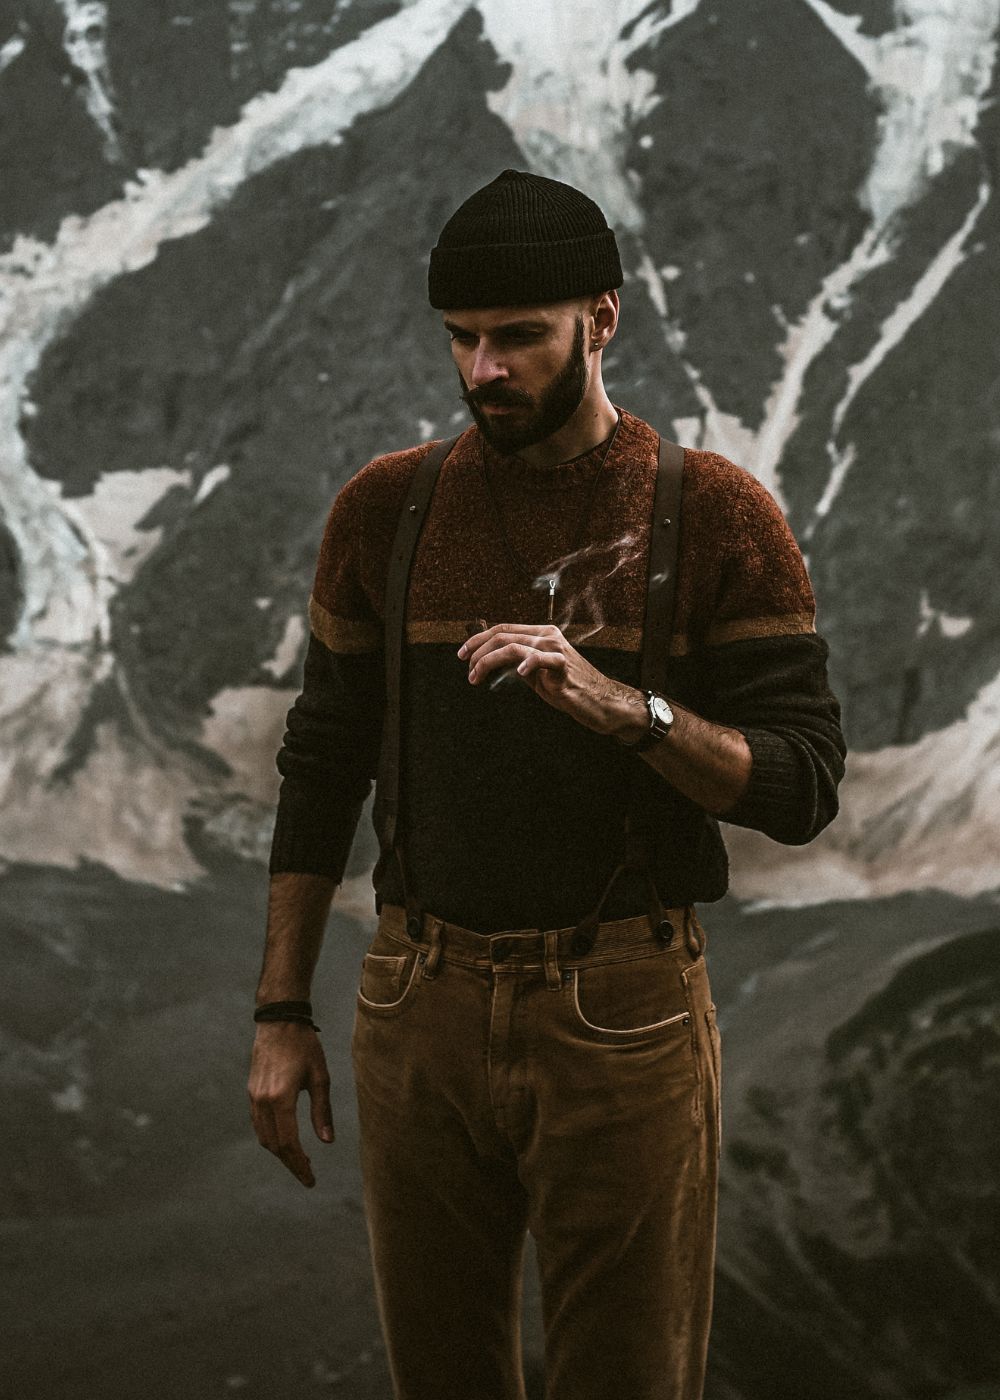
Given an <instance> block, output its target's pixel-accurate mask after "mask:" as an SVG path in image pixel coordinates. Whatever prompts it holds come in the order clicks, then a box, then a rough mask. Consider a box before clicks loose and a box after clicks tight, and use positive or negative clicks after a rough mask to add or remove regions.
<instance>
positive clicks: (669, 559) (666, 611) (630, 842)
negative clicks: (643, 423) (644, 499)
mask: <svg viewBox="0 0 1000 1400" xmlns="http://www.w3.org/2000/svg"><path fill="white" fill-rule="evenodd" d="M683 475H684V449H683V447H681V446H679V445H678V444H677V443H676V442H668V441H667V439H666V438H664V437H661V438H660V446H659V453H658V467H657V472H656V486H655V488H654V491H653V517H652V522H651V524H650V534H649V566H648V569H647V574H646V612H645V616H644V620H643V627H642V657H641V660H640V672H639V673H640V676H641V684H642V687H643V689H644V690H655V691H657V692H663V691H664V690H665V689H666V680H667V669H668V665H669V657H670V643H671V640H672V638H673V630H674V603H675V599H676V595H677V569H678V557H679V544H680V532H681V530H680V527H681V485H682V481H683ZM637 776H638V775H637V774H636V775H633V777H632V779H631V781H630V783H629V799H628V809H627V812H626V816H625V859H624V860H623V861H622V863H621V864H620V865H619V866H618V867H617V868H616V869H615V871H614V872H613V873H612V875H611V878H610V879H609V880H608V883H607V884H606V885H605V887H604V890H603V891H602V893H601V897H600V899H599V900H598V902H597V905H596V906H595V908H593V909H592V910H591V911H590V913H589V914H587V915H585V917H584V918H583V919H582V920H581V921H580V923H579V924H578V925H577V927H576V930H575V932H574V934H573V940H572V949H573V954H574V956H576V957H581V956H583V955H584V954H586V953H588V952H589V951H590V949H591V948H592V947H593V946H594V941H595V939H596V938H597V926H598V924H599V923H600V919H601V913H602V911H603V909H604V905H605V902H606V900H607V897H608V895H609V894H610V893H611V890H612V889H613V888H614V886H615V885H616V884H617V882H618V879H619V877H620V876H621V875H623V874H624V873H625V871H626V870H631V871H637V872H639V873H641V874H642V876H643V878H644V880H645V883H646V890H647V894H648V898H649V921H650V926H651V928H652V929H653V930H654V932H656V933H657V935H658V936H659V937H661V938H662V939H664V940H667V941H668V940H669V938H670V937H671V936H672V934H673V929H672V928H671V926H670V924H669V923H668V922H667V921H666V914H665V912H664V909H663V903H662V901H661V899H660V896H659V894H658V892H657V889H656V882H655V881H654V879H653V872H652V852H651V849H650V839H649V830H648V827H644V826H643V825H642V823H641V820H640V811H639V793H638V783H637V782H636V777H637Z"/></svg>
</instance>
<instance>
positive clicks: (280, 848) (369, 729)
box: [268, 633, 384, 883]
mask: <svg viewBox="0 0 1000 1400" xmlns="http://www.w3.org/2000/svg"><path fill="white" fill-rule="evenodd" d="M383 704H384V676H383V674H382V668H381V665H380V664H379V658H376V657H375V656H373V655H372V654H370V653H362V654H360V655H341V654H338V653H336V652H333V651H331V650H330V649H329V648H328V647H327V646H325V645H324V643H323V642H321V641H320V639H319V638H318V637H317V636H316V635H315V634H314V633H313V634H311V635H310V638H309V649H308V651H307V653H306V662H305V674H304V676H303V682H302V691H301V694H300V695H299V696H298V697H297V699H296V701H295V703H294V704H293V706H292V708H291V709H290V710H289V711H288V716H287V720H286V724H287V729H286V731H285V735H284V739H283V742H282V745H281V748H280V749H279V751H278V756H277V759H276V760H275V761H276V763H277V766H278V771H279V772H280V773H281V775H282V781H281V787H280V789H279V793H278V810H277V814H276V817H275V824H274V836H273V838H272V842H271V858H270V862H269V867H268V868H269V870H270V872H271V874H272V875H273V874H276V873H277V872H279V871H299V872H307V873H309V874H313V875H327V876H329V878H330V879H332V880H335V881H337V882H338V883H339V882H340V881H341V880H342V879H343V875H344V868H345V866H346V865H347V858H348V856H349V855H350V850H351V843H352V842H353V840H354V834H355V832H356V831H357V826H358V819H359V818H360V816H361V809H362V807H363V805H364V801H365V798H366V797H367V796H368V794H369V793H370V792H371V788H372V780H373V778H374V776H375V770H376V767H377V764H378V749H379V739H380V733H381V721H382V708H383Z"/></svg>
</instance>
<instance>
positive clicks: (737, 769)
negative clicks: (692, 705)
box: [608, 682, 753, 817]
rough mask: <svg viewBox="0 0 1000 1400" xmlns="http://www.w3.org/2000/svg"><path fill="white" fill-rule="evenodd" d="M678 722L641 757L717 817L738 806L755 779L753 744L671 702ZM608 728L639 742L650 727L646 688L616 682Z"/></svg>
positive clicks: (628, 742)
mask: <svg viewBox="0 0 1000 1400" xmlns="http://www.w3.org/2000/svg"><path fill="white" fill-rule="evenodd" d="M670 708H671V709H672V710H673V712H674V723H673V725H672V726H671V729H670V733H669V734H668V735H667V736H666V738H665V739H662V740H661V741H660V742H659V743H658V744H654V745H653V746H652V747H651V748H649V749H646V750H645V751H644V752H643V753H642V754H641V755H640V756H641V757H642V758H643V759H645V761H646V762H647V763H648V764H649V766H650V767H651V768H653V769H655V771H656V772H657V773H659V774H660V775H661V776H662V777H664V778H666V780H667V782H669V783H670V784H671V785H672V786H673V787H675V788H676V789H677V791H678V792H682V793H683V794H684V796H685V797H689V798H690V799H691V801H692V802H697V804H698V805H699V807H704V808H705V810H706V811H707V812H711V813H712V814H713V816H717V817H718V816H722V815H723V814H724V813H725V812H728V811H729V809H730V808H731V807H734V806H735V805H736V803H737V802H738V801H739V799H740V797H741V796H742V795H743V793H744V791H745V790H746V786H747V783H748V782H749V781H750V770H751V768H752V766H753V759H752V757H751V754H750V746H749V745H748V743H747V741H746V739H745V738H744V737H743V735H742V734H741V733H740V732H739V730H738V729H728V728H726V726H725V725H721V724H713V723H712V722H711V720H707V719H702V718H701V716H700V715H696V714H695V713H694V711H693V710H687V709H685V708H684V707H683V706H682V705H676V704H674V702H673V701H671V702H670ZM608 713H609V732H610V733H613V734H614V735H615V736H616V737H617V738H620V739H621V740H622V742H623V743H626V744H633V743H638V742H639V740H640V739H641V738H642V736H643V734H645V733H646V732H647V731H648V728H649V713H648V711H647V709H646V702H645V700H644V699H643V696H642V692H641V691H638V690H634V689H633V688H632V687H631V686H628V685H622V684H619V683H617V682H616V683H615V685H614V689H613V693H612V695H611V696H610V697H609V712H608Z"/></svg>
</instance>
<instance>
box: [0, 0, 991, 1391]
mask: <svg viewBox="0 0 1000 1400" xmlns="http://www.w3.org/2000/svg"><path fill="white" fill-rule="evenodd" d="M998 40H1000V0H837V3H832V0H672V3H671V0H652V3H646V2H645V0H578V2H576V0H574V2H571V0H533V3H531V4H528V3H525V0H474V2H473V3H470V2H469V0H228V3H227V0H155V3H154V0H106V3H102V2H101V0H0V325H2V335H0V792H2V801H0V827H2V832H0V856H2V861H0V938H2V943H0V966H2V973H0V1094H2V1102H3V1106H4V1114H5V1121H6V1124H7V1126H6V1129H5V1131H4V1132H3V1134H2V1135H0V1259H2V1261H3V1262H2V1265H0V1280H2V1281H0V1301H2V1309H3V1316H4V1323H5V1326H4V1331H5V1334H6V1340H5V1345H4V1352H5V1357H4V1363H3V1370H4V1371H5V1372H6V1376H5V1377H4V1379H3V1380H2V1381H0V1392H2V1393H3V1394H4V1395H7V1394H9V1395H10V1396H12V1397H15V1396H16V1397H17V1400H55V1398H56V1397H58V1400H104V1397H106V1396H111V1395H115V1396H121V1397H124V1400H133V1398H134V1400H138V1397H140V1396H141V1397H143V1400H208V1398H209V1397H216V1396H227V1395H240V1396H242V1397H247V1400H251V1398H252V1397H271V1396H273V1395H276V1394H282V1395H288V1396H292V1397H307V1396H313V1395H326V1394H329V1395H342V1396H345V1397H350V1400H382V1398H383V1397H387V1396H388V1394H389V1385H388V1379H387V1372H386V1367H385V1360H384V1353H383V1350H382V1344H381V1340H380V1336H379V1329H378V1323H377V1317H376V1313H375V1302H374V1294H373V1287H372V1283H371V1274H370V1267H369V1263H368V1254H367V1240H366V1236H365V1224H364V1217H363V1213H362V1209H361V1189H360V1181H359V1176H358V1164H357V1141H356V1130H355V1124H354V1119H353V1112H354V1109H353V1086H352V1080H351V1072H350V1063H349V1056H348V1041H349V1034H350V1025H351V1021H352V1018H353V1008H354V995H355V989H356V985H357V977H358V969H359V964H360V959H361V956H362V953H363V951H364V949H365V947H366V946H367V942H368V939H369V937H370V934H371V931H372V927H373V922H374V902H373V896H372V890H371V882H370V873H371V868H372V864H373V860H374V853H375V842H374V837H373V834H372V830H371V824H370V820H369V817H368V815H367V813H366V815H365V816H364V817H363V819H362V824H361V827H360V828H359V831H358V836H357V839H356V841H355V845H354V850H353V852H352V857H351V863H350V866H349V869H348V878H347V879H346V881H345V884H344V887H343V889H342V891H341V892H340V894H339V895H338V897H337V899H336V901H335V907H334V914H333V917H332V920H331V927H330V930H329V933H328V937H327V946H326V948H325V951H324V955H323V958H322V961H321V964H320V969H319V973H318V975H317V979H316V986H315V995H314V1005H315V1007H316V1016H317V1020H318V1021H319V1023H320V1024H321V1025H322V1027H323V1031H324V1044H325V1046H326V1049H327V1054H328V1057H329V1060H330V1065H331V1072H332V1075H333V1081H334V1083H333V1107H334V1121H335V1124H336V1127H337V1140H336V1143H335V1145H334V1146H332V1147H324V1146H322V1145H321V1144H319V1143H318V1142H317V1141H316V1140H315V1139H314V1138H312V1137H311V1132H310V1130H309V1127H308V1122H307V1121H305V1122H304V1123H303V1140H304V1142H305V1143H306V1148H307V1151H308V1152H309V1153H310V1155H311V1156H312V1158H313V1162H314V1165H315V1167H316V1170H317V1175H318V1178H319V1185H318V1187H317V1189H316V1190H315V1191H313V1192H304V1191H303V1190H302V1189H301V1188H300V1187H299V1186H298V1185H297V1183H296V1182H295V1181H294V1180H293V1179H292V1177H291V1176H290V1175H289V1174H288V1173H287V1172H285V1171H284V1169H283V1168H282V1167H281V1166H280V1164H279V1163H278V1162H277V1161H276V1160H275V1159H274V1158H272V1157H271V1156H270V1155H269V1154H266V1153H264V1152H262V1150H261V1149H260V1147H259V1146H258V1144H257V1142H256V1140H255V1138H254V1136H253V1133H252V1130H251V1126H250V1121H249V1110H248V1103H247V1099H246V1089H245V1085H246V1073H247V1068H248V1063H249V1052H250V1045H251V1041H252V1030H253V1027H252V1022H251V1019H250V1016H251V1007H252V1000H253V991H254V986H255V983H256V977H257V970H258V967H259V960H260V954H261V949H262V943H263V927H264V903H265V897H266V884H267V875H266V858H267V851H268V846H269V842H270V834H271V826H272V823H273V813H274V802H275V797H276V792H277V783H278V774H277V771H276V769H275V767H274V755H275V752H276V750H277V748H278V745H279V743H280V740H281V734H282V731H283V728H284V717H285V713H286V711H287V709H288V707H289V706H290V704H291V703H292V701H293V700H294V698H295V695H296V693H297V691H298V688H299V683H300V679H301V667H302V661H303V656H304V650H305V643H306V636H307V620H306V601H307V598H308V593H309V587H310V583H311V579H312V573H313V568H314V564H315V558H316V552H317V549H318V546H319V541H320V536H321V533H322V529H323V524H324V521H325V517H326V513H327V510H328V508H329V505H330V502H331V500H332V498H333V496H334V495H335V494H336V492H337V490H338V489H339V488H340V486H341V485H342V484H343V483H344V482H345V481H346V480H347V479H348V478H350V477H351V476H352V475H353V474H354V473H355V472H357V471H358V470H359V469H360V468H361V467H362V466H363V465H364V464H365V463H366V462H367V461H369V460H370V459H371V458H372V457H373V456H375V455H377V454H378V453H381V452H385V451H389V450H392V449H396V448H400V447H405V446H408V445H410V444H412V443H415V442H418V441H421V440H427V439H430V438H434V437H444V436H451V435H452V434H453V433H455V432H457V431H459V430H460V429H461V428H462V427H463V426H464V425H465V424H466V422H467V421H468V420H467V418H466V411H465V409H464V407H463V406H462V404H461V403H460V402H459V400H458V398H457V394H456V384H455V379H454V370H453V368H452V365H451V361H450V358H449V354H448V349H447V337H446V335H445V334H444V332H443V331H442V328H441V325H440V318H439V316H438V315H437V313H435V312H433V311H431V309H430V308H429V306H428V305H427V300H426V290H425V287H426V284H425V277H426V259H427V254H428V251H429V249H430V247H431V246H432V244H433V243H434V241H435V240H436V237H437V233H438V231H439V229H440V227H441V225H442V223H443V222H444V220H445V219H446V218H447V216H448V215H449V214H450V213H451V211H452V210H453V209H454V208H455V207H456V206H457V205H458V204H459V203H460V202H461V201H462V200H463V199H464V198H465V197H466V196H467V195H468V194H469V193H470V192H471V191H472V190H473V189H475V188H476V187H478V186H479V185H481V184H483V183H485V182H486V181H487V180H489V179H492V178H493V177H494V176H495V175H496V174H497V173H498V172H499V171H500V170H502V169H504V168H505V167H515V168H518V169H530V170H534V171H537V172H538V173H540V174H544V175H548V176H552V177H555V178H557V179H563V180H566V181H569V182H570V183H572V184H575V185H578V186H580V187H582V188H583V189H585V190H586V191H587V192H589V193H590V194H591V195H593V197H594V198H596V199H597V200H598V202H599V203H600V204H601V206H602V208H603V209H604V211H605V213H606V215H607V217H608V219H609V222H610V223H611V224H612V225H613V226H614V227H615V228H616V230H617V232H618V236H619V242H620V246H621V250H622V255H623V262H624V265H625V270H626V282H625V285H624V287H623V289H622V321H621V327H620V331H619V334H618V336H617V338H616V339H615V341H614V342H613V344H612V346H611V347H610V350H609V352H608V353H607V354H606V355H605V377H606V381H607V383H608V387H609V391H610V393H611V395H612V397H613V398H614V400H615V401H616V402H617V403H620V404H622V405H624V406H625V407H627V408H629V409H630V410H632V411H633V412H636V413H638V414H640V415H642V416H643V417H645V418H647V419H648V420H649V421H650V422H652V423H653V424H654V425H655V426H656V427H658V428H659V429H661V430H662V431H663V432H664V433H665V434H666V435H667V436H671V437H673V438H675V439H676V440H678V441H680V442H682V443H684V444H686V445H688V446H692V447H704V448H709V449H712V450H714V451H718V452H721V453H723V454H725V455H726V456H728V457H730V458H731V459H732V460H733V461H735V462H737V463H739V464H740V465H741V466H744V467H746V468H747V469H748V470H749V471H751V472H753V473H754V474H755V475H756V476H758V477H759V478H760V480H761V481H763V482H764V483H765V484H766V486H767V487H768V489H769V490H770V491H771V492H772V493H773V494H774V495H775V497H776V498H777V499H778V501H779V502H780V504H781V506H782V508H783V509H784V511H785V512H786V514H787V516H788V519H789V521H790V523H791V525H792V528H793V530H794V531H795V534H796V536H797V538H798V540H799V543H800V545H801V547H802V550H803V552H804V554H805V556H806V558H807V561H808V564H809V568H810V571H811V574H812V578H813V582H814V585H815V589H816V593H817V597H818V600H819V614H818V625H819V629H820V631H821V632H822V633H823V634H824V635H825V636H826V637H827V638H828V640H829V642H830V646H831V674H832V678H833V682H834V686H835V689H836V690H837V693H838V695H839V696H840V697H841V700H842V702H843V709H844V723H845V730H846V733H847V737H848V741H849V745H850V756H849V760H848V772H847V777H846V779H845V782H844V784H843V787H842V808H841V814H840V816H839V817H838V819H837V821H836V822H835V823H834V824H833V826H832V827H830V828H829V829H828V830H827V831H826V832H825V833H824V834H823V835H822V836H821V837H820V838H819V839H818V840H817V841H816V842H815V843H814V844H812V845H811V846H808V847H804V848H795V849H792V848H786V847H780V846H777V845H774V844H773V843H771V842H769V841H768V840H767V839H765V838H764V837H760V836H755V835H753V834H751V833H746V832H743V831H735V830H730V832H729V844H730V850H731V856H732V864H733V888H732V892H731V894H730V896H728V897H727V899H726V900H725V901H723V902H722V903H721V904H719V905H717V906H709V907H706V908H703V909H702V910H701V911H700V912H701V914H702V918H703V920H704V922H705V924H706V926H707V928H708V931H709V940H710V947H709V961H710V968H711V973H712V979H713V988H714V991H715V999H716V1001H717V1002H718V1004H719V1007H720V1026H721V1030H722V1035H723V1039H724V1042H725V1059H724V1078H725V1101H724V1135H723V1136H724V1141H723V1155H724V1161H723V1168H724V1170H723V1183H722V1197H721V1219H720V1232H719V1256H718V1283H717V1302H716V1312H715V1321H714V1327H713V1338H712V1352H711V1373H710V1381H709V1387H708V1392H707V1400H998V1397H1000V1340H998V1339H1000V1252H998V1249H997V1240H998V1239H1000V1211H998V1187H997V1183H998V1180H1000V1030H998V1012H997V1003H998V990H1000V959H998V956H997V953H998V932H997V931H998V926H1000V910H998V906H997V891H998V887H1000V610H998V607H997V587H996V573H997V561H998V559H1000V472H998V469H997V468H998V458H1000V334H998V310H1000V296H998V290H997V289H998V287H1000V239H998V224H1000V202H998V201H1000V192H998V177H1000V145H998V135H1000V110H998V103H997V97H998V63H997V47H998ZM300 1117H301V1118H303V1119H305V1113H304V1111H303V1112H302V1113H301V1114H300ZM530 1264H531V1261H530V1257H529V1268H528V1269H527V1271H526V1282H525V1290H526V1316H525V1347H526V1366H527V1368H528V1374H529V1385H530V1389H531V1394H532V1396H533V1400H538V1397H540V1396H541V1394H542V1390H541V1324H540V1319H539V1307H538V1296H537V1284H536V1282H535V1280H534V1276H533V1272H532V1269H531V1267H530ZM456 1344H459V1345H460V1344H461V1339H460V1338H456ZM6 1386H9V1387H10V1389H9V1391H8V1390H7V1389H5V1387H6ZM469 1400H474V1397H469ZM609 1400H628V1397H627V1396H622V1397H620V1398H619V1397H613V1398H612V1397H609Z"/></svg>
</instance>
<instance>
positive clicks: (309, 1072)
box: [247, 1021, 334, 1186]
mask: <svg viewBox="0 0 1000 1400" xmlns="http://www.w3.org/2000/svg"><path fill="white" fill-rule="evenodd" d="M303 1089H305V1090H306V1091H307V1093H308V1094H309V1103H310V1117H311V1118H312V1125H313V1128H314V1130H315V1132H316V1136H317V1137H318V1138H319V1139H320V1141H321V1142H333V1139H334V1131H333V1111H332V1109H331V1107H330V1074H329V1071H328V1070H327V1067H326V1056H325V1055H324V1053H323V1045H322V1042H321V1041H320V1038H319V1036H318V1035H317V1034H316V1032H315V1031H314V1030H313V1029H312V1028H311V1027H310V1026H306V1025H303V1024H301V1023H300V1022H297V1021H260V1022H258V1024H257V1035H256V1038H255V1040H254V1044H253V1054H252V1056H251V1061H250V1078H249V1081H248V1083H247V1091H248V1093H249V1095H250V1116H251V1118H252V1120H253V1125H254V1130H255V1131H256V1133H257V1140H258V1141H259V1142H260V1144H261V1146H262V1147H266V1148H267V1150H268V1151H269V1152H273V1153H274V1155H275V1156H276V1157H280V1159H281V1160H282V1162H284V1164H285V1166H286V1167H287V1168H288V1170H289V1171H290V1172H291V1173H292V1175H293V1176H296V1177H298V1179H299V1181H301V1182H302V1185H303V1186H315V1185H316V1178H315V1176H313V1170H312V1166H311V1165H310V1162H309V1158H308V1157H307V1156H306V1154H305V1152H304V1151H303V1149H302V1143H301V1142H300V1141H299V1125H298V1119H297V1116H296V1107H297V1105H298V1098H299V1094H300V1093H301V1092H302V1090H303Z"/></svg>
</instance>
